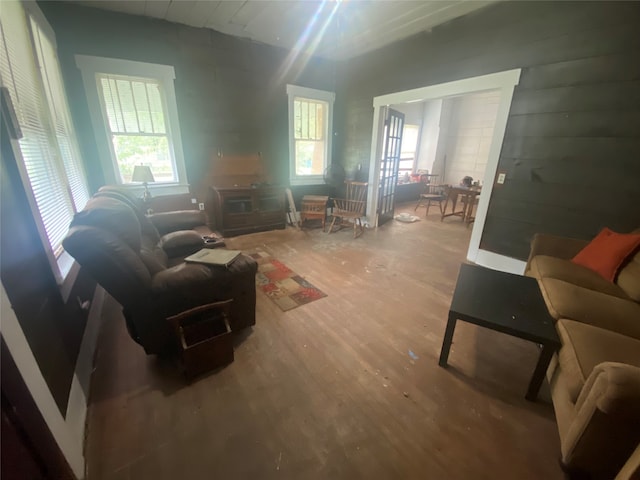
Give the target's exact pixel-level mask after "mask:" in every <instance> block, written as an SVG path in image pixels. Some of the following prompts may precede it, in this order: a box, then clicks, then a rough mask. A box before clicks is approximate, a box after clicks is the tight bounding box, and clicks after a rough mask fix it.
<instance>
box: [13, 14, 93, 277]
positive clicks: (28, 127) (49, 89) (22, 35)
mask: <svg viewBox="0 0 640 480" xmlns="http://www.w3.org/2000/svg"><path fill="white" fill-rule="evenodd" d="M27 6H28V8H25V4H22V3H21V2H3V5H2V9H0V33H1V35H2V42H1V43H2V46H1V47H0V82H1V84H2V87H3V88H4V89H5V92H4V95H8V97H9V98H8V99H5V101H6V103H7V104H9V105H10V107H8V108H10V109H13V112H14V114H15V118H14V122H15V123H14V124H13V125H11V126H12V130H13V132H12V133H13V135H12V137H14V138H12V139H11V145H12V148H13V151H14V153H15V156H16V159H17V160H18V169H19V170H20V175H21V177H22V180H23V183H24V185H25V190H26V191H27V196H28V199H29V202H30V205H31V209H32V211H33V214H34V219H35V220H36V225H37V227H38V230H39V232H40V235H41V237H42V239H43V244H44V246H45V250H46V252H47V255H48V257H49V260H50V262H51V265H52V269H53V272H54V275H55V276H56V278H57V279H58V281H61V280H63V279H64V277H65V276H66V274H67V273H68V271H69V269H70V267H71V265H72V263H73V261H72V260H71V257H70V256H69V255H68V254H66V253H65V252H63V248H62V240H63V239H64V236H65V235H66V233H67V229H68V228H69V223H70V222H71V220H72V218H73V215H74V213H75V212H77V211H79V210H81V209H82V208H83V207H84V205H85V204H86V202H87V201H88V199H89V191H88V188H87V183H86V178H85V174H84V169H83V165H82V161H81V158H80V154H79V150H78V146H77V139H76V136H75V131H74V128H73V124H72V121H71V115H70V113H69V108H68V104H67V99H66V95H65V91H64V84H63V81H62V75H61V72H60V65H59V61H58V57H57V54H56V45H55V37H54V35H53V31H52V30H51V27H50V26H49V25H48V23H47V22H46V20H45V18H44V16H43V15H42V13H41V12H40V10H39V9H38V7H37V6H36V5H35V3H30V4H27Z"/></svg>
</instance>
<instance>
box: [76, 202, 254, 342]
mask: <svg viewBox="0 0 640 480" xmlns="http://www.w3.org/2000/svg"><path fill="white" fill-rule="evenodd" d="M165 220H166V219H165ZM181 226H184V224H183V225H181ZM169 230H170V229H169ZM189 237H190V239H189ZM198 237H199V238H200V243H198V242H195V240H197V238H198ZM201 240H202V238H201V236H200V234H199V233H198V232H195V231H193V230H190V231H189V230H182V231H174V232H170V233H168V234H166V235H164V236H160V235H159V233H158V231H157V229H156V228H155V227H154V225H153V224H152V223H151V222H149V220H148V219H147V218H146V217H145V216H144V214H142V215H140V212H136V209H135V208H132V206H131V205H129V204H128V202H127V201H126V200H124V199H122V198H118V196H117V195H115V194H113V192H111V194H104V192H99V193H98V194H96V195H95V196H94V197H93V198H92V199H91V200H89V202H88V203H87V205H86V207H85V208H84V210H83V211H81V212H78V213H77V214H76V215H75V217H74V219H73V221H72V222H71V226H70V228H69V232H68V234H67V236H66V238H65V239H64V241H63V246H64V248H65V250H66V251H67V252H69V254H70V255H72V256H73V257H74V258H75V259H76V260H77V261H78V263H79V264H80V265H81V266H82V268H84V269H86V270H87V271H88V272H89V273H90V274H91V275H92V276H93V277H94V278H95V280H96V281H97V282H98V283H99V284H100V285H101V286H102V287H103V288H104V289H105V290H106V291H107V292H108V293H109V294H110V295H111V296H112V297H113V298H115V300H117V301H118V302H119V303H120V304H121V305H122V307H123V311H124V315H125V319H126V321H127V328H128V330H129V333H130V335H131V337H132V338H133V339H134V340H135V341H136V342H138V343H139V344H140V345H142V346H143V347H144V349H145V351H146V352H147V353H148V354H161V353H167V352H169V351H171V350H173V349H174V348H175V345H176V342H175V339H174V337H173V330H172V328H171V326H170V325H169V324H168V322H167V321H166V318H167V317H169V316H172V315H175V314H177V313H180V312H183V311H185V310H188V309H191V308H193V307H196V306H199V305H204V304H207V303H212V302H216V301H221V300H227V299H233V303H232V307H231V318H230V326H231V329H232V330H240V329H242V328H245V327H248V326H251V325H254V324H255V302H256V288H255V274H256V271H257V264H256V262H255V261H254V260H253V259H252V258H251V257H248V256H246V255H241V256H240V257H239V258H237V259H236V260H235V261H234V262H233V263H232V264H231V265H230V266H229V268H228V269H226V268H223V267H213V266H205V265H200V264H192V263H185V262H184V256H186V255H189V254H190V253H192V252H193V251H197V250H199V249H200V248H202V243H201ZM163 246H165V247H171V248H167V250H168V251H166V250H165V249H163ZM177 252H178V253H180V255H177V254H176V253H177Z"/></svg>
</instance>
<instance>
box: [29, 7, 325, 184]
mask: <svg viewBox="0 0 640 480" xmlns="http://www.w3.org/2000/svg"><path fill="white" fill-rule="evenodd" d="M39 5H40V7H41V9H42V10H43V12H44V14H45V15H46V17H47V19H48V20H49V22H50V23H51V25H52V27H53V29H54V30H55V32H56V37H57V41H58V50H59V56H60V61H61V64H62V66H63V75H64V78H65V83H66V85H67V91H68V94H69V97H70V103H71V110H72V114H73V116H74V120H75V121H76V125H77V126H78V131H79V135H80V137H81V138H80V141H81V148H82V150H83V153H84V157H85V161H86V164H87V170H88V171H89V174H90V176H91V184H92V187H93V189H94V190H95V189H97V188H98V187H99V186H101V185H102V184H103V183H104V175H103V173H102V171H101V167H100V165H99V161H98V154H97V148H98V147H97V146H96V143H95V139H94V135H93V131H92V126H91V121H90V117H89V112H88V107H87V101H86V97H85V93H84V87H83V85H82V78H81V75H80V71H79V70H78V68H77V67H76V65H75V59H74V55H76V54H82V55H95V56H103V57H112V58H122V59H127V60H134V61H139V62H149V63H159V64H165V65H172V66H174V68H175V73H176V79H175V90H176V100H177V104H178V113H179V117H180V127H181V128H180V130H181V135H182V143H183V147H184V156H185V163H186V168H187V176H188V179H189V181H190V183H191V184H192V185H194V186H195V187H196V190H204V191H208V189H207V188H203V189H200V188H198V184H199V183H202V182H201V180H202V179H203V178H206V173H207V172H208V170H209V168H210V162H211V160H212V159H213V158H215V153H216V152H217V151H218V150H222V151H223V152H225V153H227V154H237V153H241V154H242V153H253V152H257V151H260V152H262V154H263V155H262V156H263V159H264V161H265V163H266V166H267V168H268V169H269V172H270V177H271V178H273V180H274V181H278V182H281V183H283V184H284V183H288V181H289V160H288V159H289V157H288V155H289V143H288V141H289V140H288V109H287V94H286V84H287V83H294V84H297V85H302V86H306V87H311V88H318V89H322V90H329V91H335V90H336V71H335V63H334V62H329V61H326V60H320V59H311V60H310V61H308V62H307V59H305V58H301V57H299V56H298V57H296V58H297V59H298V61H294V62H292V64H291V65H289V63H288V54H289V52H288V51H287V50H284V49H281V48H276V47H271V46H268V45H264V44H258V43H255V42H251V41H249V40H247V39H242V38H237V37H232V36H230V35H225V34H222V33H218V32H215V31H212V30H209V29H204V28H193V27H188V26H186V25H181V24H177V23H170V22H166V21H163V20H156V19H150V18H144V17H139V16H132V15H125V14H121V13H116V12H107V11H104V10H98V9H95V8H88V7H83V6H79V5H73V4H70V3H67V2H60V3H59V2H39ZM204 187H207V186H204Z"/></svg>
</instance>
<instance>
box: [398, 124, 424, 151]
mask: <svg viewBox="0 0 640 480" xmlns="http://www.w3.org/2000/svg"><path fill="white" fill-rule="evenodd" d="M419 132H420V127H418V125H405V126H404V128H403V129H402V145H401V147H400V150H401V151H402V156H403V157H409V156H411V157H413V156H415V154H416V150H417V149H418V133H419Z"/></svg>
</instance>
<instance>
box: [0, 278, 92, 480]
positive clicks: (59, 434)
mask: <svg viewBox="0 0 640 480" xmlns="http://www.w3.org/2000/svg"><path fill="white" fill-rule="evenodd" d="M0 308H1V312H2V336H3V337H4V340H5V342H6V344H7V348H8V349H9V353H10V354H11V357H12V358H13V361H14V362H15V364H16V366H17V367H18V370H19V372H20V375H22V379H23V380H24V383H25V385H26V386H27V388H28V389H29V393H30V394H31V396H32V397H33V400H34V402H35V403H36V405H37V407H38V410H40V413H42V417H43V418H44V421H45V422H46V424H47V427H48V428H49V430H50V431H51V433H52V435H53V437H54V438H55V440H56V442H57V443H58V446H59V447H60V450H61V451H62V454H63V455H64V457H65V458H66V459H67V462H68V463H69V466H70V467H71V470H72V471H73V473H74V475H75V476H76V477H77V478H78V479H82V478H84V465H85V463H84V456H83V444H84V438H77V437H76V436H75V435H74V433H73V432H72V431H71V429H70V428H69V425H68V424H67V423H66V421H65V419H64V418H63V417H62V414H61V413H60V410H59V409H58V406H57V405H56V401H55V400H54V398H53V395H52V394H51V391H50V390H49V387H48V386H47V382H46V381H45V379H44V377H43V376H42V373H41V372H40V368H39V367H38V363H37V362H36V359H35V357H34V356H33V352H32V351H31V348H29V343H28V342H27V338H26V337H25V335H24V332H23V331H22V328H21V327H20V323H18V318H17V317H16V315H15V313H14V311H13V309H12V308H11V303H10V302H9V297H8V296H7V292H6V291H5V289H4V286H2V288H0Z"/></svg>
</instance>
